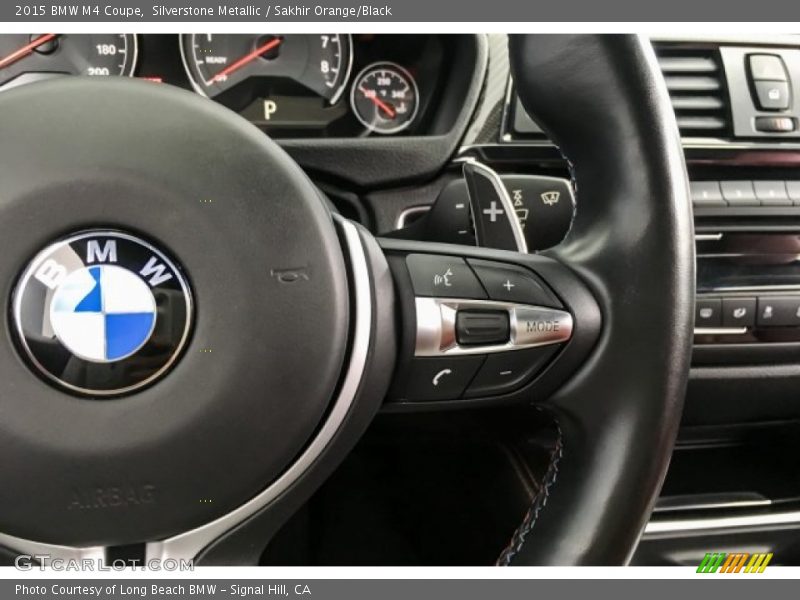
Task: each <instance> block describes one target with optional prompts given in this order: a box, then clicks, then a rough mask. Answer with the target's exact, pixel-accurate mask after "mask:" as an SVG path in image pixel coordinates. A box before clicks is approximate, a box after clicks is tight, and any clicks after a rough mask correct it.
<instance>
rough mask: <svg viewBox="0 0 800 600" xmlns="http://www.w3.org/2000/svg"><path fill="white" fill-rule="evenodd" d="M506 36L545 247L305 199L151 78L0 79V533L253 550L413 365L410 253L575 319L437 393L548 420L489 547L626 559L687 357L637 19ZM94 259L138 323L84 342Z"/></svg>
mask: <svg viewBox="0 0 800 600" xmlns="http://www.w3.org/2000/svg"><path fill="white" fill-rule="evenodd" d="M511 57H512V63H513V74H514V81H515V86H516V88H517V90H518V92H519V95H520V97H521V99H522V101H523V103H524V104H525V106H526V108H527V109H528V110H529V111H530V112H531V113H532V114H535V115H536V117H537V119H538V120H539V121H540V122H541V124H542V125H543V126H544V127H545V129H546V130H547V132H548V134H549V135H550V136H551V139H553V140H554V141H556V142H557V143H558V145H559V146H560V147H561V149H562V150H563V152H564V154H565V156H567V157H568V158H569V160H570V161H571V163H572V164H573V165H574V177H575V184H576V186H577V191H578V202H579V208H578V211H577V216H576V219H575V222H574V225H573V228H572V231H571V233H570V235H569V237H568V239H567V240H566V241H565V242H564V243H563V244H562V245H560V246H559V247H557V248H556V249H555V250H552V251H550V252H548V253H546V255H522V254H518V253H515V252H509V251H499V250H486V249H481V248H477V247H465V246H456V245H447V244H428V243H422V242H409V241H403V240H389V239H382V240H376V238H374V237H373V236H372V235H370V233H369V232H367V231H366V230H365V229H363V228H362V227H360V226H357V225H355V224H353V223H350V222H348V221H346V220H345V219H342V218H341V217H339V216H335V215H332V214H331V213H330V212H329V210H328V209H327V207H326V205H325V204H324V202H323V200H322V199H321V196H320V193H319V191H318V190H317V189H316V188H315V187H314V185H313V184H312V183H311V181H310V180H309V179H308V178H307V176H306V175H305V174H304V173H303V172H302V170H301V169H300V168H299V167H298V166H297V165H296V164H295V163H294V162H293V161H292V160H291V159H290V158H289V157H288V155H287V154H286V153H284V152H283V150H281V149H280V148H279V147H278V146H277V145H276V144H274V143H273V142H272V141H270V140H269V139H267V138H266V137H265V136H264V135H263V134H262V133H261V132H260V131H258V130H257V129H256V128H254V127H252V126H251V125H250V124H248V123H246V122H245V121H244V120H242V119H240V118H239V117H238V116H236V115H234V114H233V113H231V112H230V111H228V110H227V109H224V108H222V107H221V106H219V105H216V104H214V103H212V102H209V101H207V100H206V99H203V98H200V97H198V96H197V95H194V94H190V93H187V92H183V91H180V90H176V89H170V88H169V87H168V86H155V85H151V84H148V83H143V82H132V81H122V80H120V81H104V82H98V81H93V80H84V79H80V78H65V79H60V80H53V81H47V82H42V83H36V84H30V85H26V86H21V87H19V88H16V89H13V90H9V91H7V92H4V93H3V94H2V95H0V114H4V115H13V116H14V118H13V119H12V118H6V119H3V120H2V121H0V181H1V182H2V187H3V190H2V194H0V238H2V239H3V246H4V250H3V252H2V253H0V279H1V280H2V281H3V294H4V298H5V299H6V300H5V301H6V303H7V304H6V306H7V315H8V320H7V324H8V327H7V328H6V329H7V335H6V336H5V337H4V339H3V343H2V344H0V403H2V414H3V418H2V419H0V447H2V448H3V449H4V456H5V459H6V460H5V461H4V465H5V466H4V469H3V476H4V485H3V486H2V489H0V532H2V533H0V545H1V546H5V547H6V548H9V549H11V550H12V551H15V552H24V553H29V554H35V553H43V552H47V553H49V554H50V555H53V556H69V557H72V556H83V557H85V556H90V555H96V554H99V553H103V552H105V548H107V547H110V546H123V545H126V546H127V545H131V544H145V555H146V557H148V558H196V559H197V560H198V561H199V562H201V563H204V564H257V561H258V558H259V556H260V552H261V550H262V549H263V547H264V544H265V542H266V541H267V540H269V539H270V538H271V536H272V535H273V534H274V533H275V532H276V531H277V530H278V529H279V528H280V526H281V525H282V524H283V523H284V522H285V521H286V519H287V518H288V517H289V516H291V515H292V514H293V513H294V512H295V511H296V509H297V508H298V507H299V506H300V505H301V504H302V503H303V502H304V501H305V500H307V499H308V498H309V497H310V495H311V494H312V493H313V492H314V491H315V490H316V489H317V488H318V487H319V485H320V484H321V483H322V482H323V481H324V480H325V479H326V478H327V477H328V476H329V475H330V474H331V473H332V472H333V471H334V470H335V469H336V467H337V466H338V465H339V464H340V463H341V461H342V460H343V458H344V457H345V456H346V455H347V453H348V452H349V451H350V450H351V449H352V447H353V445H354V444H355V443H356V441H357V440H358V439H359V437H360V436H361V435H362V434H363V432H364V431H365V429H366V428H367V426H368V425H369V423H370V421H371V419H372V418H373V417H374V415H375V414H376V413H377V411H378V410H379V409H380V408H381V405H382V403H383V400H384V398H385V397H386V396H387V394H389V395H391V394H392V393H393V392H390V391H389V390H390V386H391V388H392V389H393V390H394V389H396V386H397V382H398V380H401V381H402V380H403V379H404V377H405V374H406V373H407V372H408V370H409V369H414V368H418V366H419V364H420V363H419V362H418V361H419V360H420V359H419V358H417V357H415V356H414V348H415V339H414V336H415V334H416V333H418V332H419V329H418V325H419V320H420V318H421V317H420V315H419V313H417V312H415V299H417V298H419V297H420V296H425V295H426V294H425V293H424V292H421V291H420V289H419V285H418V282H416V281H414V280H413V279H414V278H413V276H410V275H409V267H408V265H409V262H408V261H409V260H410V259H408V258H407V257H408V255H410V254H422V255H427V256H432V257H437V260H439V259H441V260H450V261H454V262H453V263H452V264H453V265H454V268H455V265H457V264H461V265H466V264H467V262H465V261H469V260H488V261H493V262H494V263H495V264H498V263H499V264H505V265H513V266H515V267H519V268H522V269H524V270H527V271H526V272H529V273H532V274H535V276H536V277H537V278H539V279H537V281H541V282H542V288H543V289H544V288H546V289H547V290H549V291H548V292H547V293H548V294H550V296H548V297H551V298H553V303H554V305H557V306H558V307H559V309H560V310H561V311H562V314H564V315H567V316H569V318H570V319H571V321H570V322H571V323H574V328H573V331H572V335H571V336H570V337H569V339H564V340H561V342H563V343H560V345H559V346H558V352H557V354H556V355H555V358H553V359H552V361H551V362H550V363H549V364H548V366H547V368H546V369H545V370H544V372H543V373H541V374H540V375H539V376H537V377H536V378H535V379H534V380H532V381H530V382H528V383H527V384H525V385H524V386H522V387H520V388H519V389H517V390H514V391H513V392H511V393H507V394H503V395H502V397H501V398H493V397H488V398H472V399H461V400H457V399H454V400H453V402H451V403H449V407H450V408H458V407H460V406H469V405H472V404H476V403H483V404H488V405H491V404H492V403H494V402H505V403H512V402H522V403H531V402H532V401H534V402H536V403H537V404H538V405H539V406H541V407H542V408H543V409H544V410H547V411H548V412H550V413H551V414H552V415H553V416H554V418H555V419H556V421H557V423H558V428H559V440H558V444H557V446H556V449H555V451H554V453H553V456H552V461H551V464H550V467H549V469H548V473H547V479H546V482H545V485H544V486H543V488H542V492H541V493H540V494H539V495H538V496H537V498H536V499H535V501H534V503H533V505H532V507H531V509H530V511H529V513H528V515H527V516H526V518H525V520H524V522H523V523H522V524H521V526H520V527H519V529H518V530H517V532H516V533H515V534H514V536H513V538H512V540H511V542H510V544H509V547H508V548H507V549H506V551H505V552H504V553H503V555H502V556H501V558H500V560H499V562H500V564H545V563H550V564H622V563H625V562H626V561H627V560H628V558H629V557H630V554H631V552H632V550H633V548H634V547H635V544H636V542H637V540H638V536H639V534H640V533H641V531H642V529H643V527H644V525H645V523H646V520H647V518H648V516H649V513H650V510H651V507H652V504H653V502H654V500H655V497H656V495H657V493H658V491H659V489H660V485H661V483H662V481H663V477H664V474H665V471H666V467H667V464H668V461H669V457H670V454H671V450H672V445H673V443H674V439H675V436H676V432H677V427H678V423H679V421H680V415H681V408H682V399H683V393H684V386H685V383H686V379H687V374H688V368H689V356H690V351H691V335H692V325H693V322H692V321H693V301H694V300H693V299H694V283H693V282H694V255H693V252H694V245H693V235H692V233H693V229H692V216H691V208H690V203H689V200H688V187H687V186H688V184H687V178H686V172H685V166H684V162H683V156H682V151H681V146H680V140H679V137H678V132H677V127H676V124H675V119H674V115H673V113H672V110H671V107H670V104H669V100H668V97H667V92H666V88H665V86H664V83H663V81H662V79H661V75H660V73H659V70H658V67H657V65H656V62H655V57H654V55H653V52H652V49H651V48H650V47H649V42H647V41H645V40H643V39H641V38H639V37H636V36H522V37H515V38H513V39H512V41H511ZM130 243H133V244H134V245H133V246H130ZM65 253H66V254H65ZM159 260H161V261H167V262H169V260H171V261H172V262H173V263H174V265H173V269H174V270H173V271H171V273H172V274H173V275H174V276H175V277H176V278H181V279H185V280H186V286H185V290H184V293H185V296H184V300H185V301H186V302H188V303H189V304H190V305H191V307H192V308H193V309H194V310H193V311H192V312H191V317H190V318H189V319H188V320H189V321H190V323H189V326H188V328H187V330H186V331H187V332H188V334H187V335H186V336H184V337H181V336H180V335H174V332H173V334H171V333H170V331H169V330H168V329H169V327H168V326H169V325H170V324H173V321H174V318H175V313H174V309H173V306H174V305H175V304H176V303H177V304H180V301H179V299H178V296H176V294H179V292H180V290H178V288H173V289H163V288H162V286H161V283H159V282H163V281H166V279H164V277H166V275H164V273H166V274H169V273H170V271H169V270H162V271H158V272H157V271H155V270H154V269H157V268H158V265H159V263H158V261H159ZM153 261H156V262H153ZM103 269H105V270H103ZM118 269H122V270H125V271H127V272H128V273H129V275H130V274H132V275H131V276H135V277H139V278H140V279H141V280H142V281H143V282H144V283H146V284H147V285H150V286H151V293H152V294H153V298H154V302H155V303H156V304H157V309H154V310H155V312H154V313H153V314H154V317H153V318H154V319H155V322H156V325H155V329H154V332H153V333H151V334H150V335H151V337H150V338H148V341H147V344H146V345H145V346H143V347H142V348H145V349H147V352H145V354H146V355H143V354H142V353H143V352H144V350H140V351H137V352H138V353H133V354H132V355H131V356H126V357H125V358H124V359H120V360H118V361H114V360H91V356H89V359H88V360H87V359H86V356H81V355H80V353H79V352H75V351H74V346H70V344H69V343H68V340H67V337H69V336H73V338H74V331H75V330H74V329H70V327H71V326H69V325H63V323H64V322H67V321H63V319H72V318H73V317H72V316H68V317H63V315H62V314H61V313H59V312H58V311H63V310H67V311H68V312H69V311H73V312H75V311H79V310H85V307H86V306H88V305H87V304H86V302H85V298H84V300H81V301H80V302H78V300H80V297H78V296H75V294H77V292H75V289H78V288H80V286H89V287H87V288H86V290H93V291H91V293H95V292H97V293H98V294H99V293H100V292H99V290H100V286H101V285H102V286H107V287H104V288H103V289H104V290H108V291H104V292H103V293H104V294H108V298H112V299H114V302H117V303H119V302H122V303H123V304H124V302H123V301H125V302H127V300H126V299H125V298H126V297H125V291H124V289H123V288H117V289H118V290H122V291H114V290H113V289H112V287H113V286H112V285H111V283H110V282H111V281H112V279H109V280H108V284H106V283H104V282H106V280H105V279H102V277H105V275H98V273H112V274H113V273H116V274H117V275H118V274H119V272H120V271H119V270H118ZM165 269H166V268H165ZM464 269H466V272H469V267H466V266H465V267H464ZM158 273H161V275H159V274H158ZM87 274H89V275H92V276H94V277H95V279H96V282H97V287H96V288H92V287H91V286H92V285H94V284H93V283H92V281H91V279H87ZM154 274H155V275H154ZM451 275H452V273H451ZM115 276H116V275H115ZM532 276H533V275H532ZM109 277H110V275H109ZM125 277H128V275H126V276H125ZM456 277H457V275H456ZM37 281H38V283H37ZM63 282H69V286H67V288H65V289H66V291H63V290H62V286H63V285H67V284H66V283H63ZM87 282H88V283H87ZM136 285H142V284H141V282H140V283H137V284H136ZM29 286H33V287H29ZM36 286H38V287H36ZM70 286H72V287H70ZM75 286H77V287H75ZM123 287H124V286H123ZM137 289H138V288H137ZM137 293H138V292H137ZM481 293H483V292H481ZM144 296H145V297H147V293H146V292H144ZM87 297H89V296H87ZM54 298H56V299H57V300H58V302H56V300H54ZM71 298H77V300H76V301H75V303H73V304H72V305H70V304H69V302H70V301H71V300H70V299H71ZM471 298H472V300H475V298H480V295H478V296H471ZM64 302H66V305H67V309H64V308H63V306H62V304H63V303H64ZM187 306H188V304H187ZM87 310H88V309H87ZM92 310H93V309H92ZM109 310H110V309H109ZM537 310H538V309H537ZM548 310H549V309H548ZM107 312H108V311H106V309H105V308H102V307H101V308H98V309H97V313H98V314H101V315H102V316H103V318H106V317H107ZM112 312H113V311H112ZM551 312H552V311H551ZM179 314H184V313H179ZM520 314H522V313H520ZM534 314H550V312H545V313H534ZM68 322H69V323H72V322H73V321H68ZM181 323H182V321H181ZM537 323H538V321H536V318H535V317H531V319H530V320H529V321H528V324H529V326H530V325H533V326H534V327H535V326H536V325H537ZM59 328H60V329H59ZM64 331H67V332H71V333H69V336H66V337H65V335H62V333H60V332H64ZM104 331H105V330H104ZM82 335H83V334H80V335H78V338H81V336H82ZM86 335H88V334H86ZM104 335H106V334H104ZM78 341H79V342H81V343H83V341H85V340H81V339H79V340H78ZM106 343H107V342H106ZM151 351H152V352H151ZM101 352H102V348H101ZM106 358H107V357H106ZM422 360H424V359H422ZM155 363H157V364H155ZM393 379H394V384H392V381H393ZM134 380H135V381H134ZM132 383H135V385H127V384H132ZM434 385H435V382H434ZM400 396H402V392H400ZM401 404H402V403H401Z"/></svg>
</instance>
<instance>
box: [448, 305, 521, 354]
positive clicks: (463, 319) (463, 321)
mask: <svg viewBox="0 0 800 600" xmlns="http://www.w3.org/2000/svg"><path fill="white" fill-rule="evenodd" d="M510 333H511V327H510V325H509V322H508V311H505V310H503V311H498V310H460V311H458V313H456V340H457V341H458V343H459V344H460V345H462V346H470V345H472V346H475V345H494V344H505V343H506V342H508V337H509V335H510Z"/></svg>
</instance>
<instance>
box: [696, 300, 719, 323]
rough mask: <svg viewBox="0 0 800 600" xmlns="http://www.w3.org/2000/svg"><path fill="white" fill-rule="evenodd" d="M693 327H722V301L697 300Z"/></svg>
mask: <svg viewBox="0 0 800 600" xmlns="http://www.w3.org/2000/svg"><path fill="white" fill-rule="evenodd" d="M694 326H695V328H697V329H711V328H715V327H722V300H721V299H720V298H698V299H697V302H696V304H695V314H694Z"/></svg>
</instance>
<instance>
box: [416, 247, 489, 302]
mask: <svg viewBox="0 0 800 600" xmlns="http://www.w3.org/2000/svg"><path fill="white" fill-rule="evenodd" d="M406 265H408V272H409V274H410V275H411V284H412V285H413V286H414V293H415V294H416V295H417V296H436V297H440V298H478V299H483V298H486V292H485V291H484V289H483V287H482V286H481V284H480V282H479V281H478V278H477V277H475V274H474V273H473V272H472V269H470V268H469V267H468V266H467V263H465V262H464V259H462V258H458V257H456V256H441V255H438V254H409V255H408V256H407V257H406Z"/></svg>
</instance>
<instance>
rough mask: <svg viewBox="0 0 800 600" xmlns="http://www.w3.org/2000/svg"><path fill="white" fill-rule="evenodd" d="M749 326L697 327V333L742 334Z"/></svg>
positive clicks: (695, 331) (695, 332)
mask: <svg viewBox="0 0 800 600" xmlns="http://www.w3.org/2000/svg"><path fill="white" fill-rule="evenodd" d="M743 333H747V327H695V328H694V334H695V335H742V334H743Z"/></svg>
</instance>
